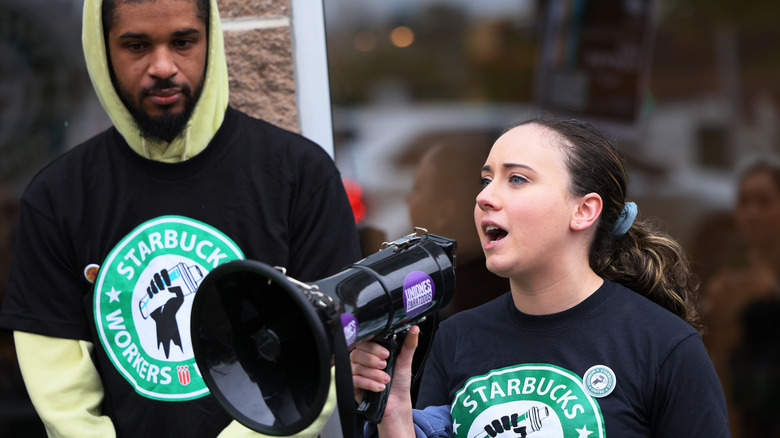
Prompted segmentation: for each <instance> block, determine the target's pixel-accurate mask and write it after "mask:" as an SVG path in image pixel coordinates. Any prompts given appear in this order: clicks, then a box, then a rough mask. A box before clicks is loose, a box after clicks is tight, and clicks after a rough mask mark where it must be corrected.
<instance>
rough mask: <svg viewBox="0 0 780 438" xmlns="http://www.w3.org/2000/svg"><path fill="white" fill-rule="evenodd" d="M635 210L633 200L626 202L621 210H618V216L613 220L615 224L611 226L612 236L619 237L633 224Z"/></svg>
mask: <svg viewBox="0 0 780 438" xmlns="http://www.w3.org/2000/svg"><path fill="white" fill-rule="evenodd" d="M636 212H637V208H636V204H635V203H633V202H626V204H625V205H624V206H623V210H621V211H620V216H618V218H617V221H615V226H614V227H613V228H612V235H613V236H614V237H616V238H618V237H621V236H623V235H624V234H626V232H628V229H629V228H631V225H633V224H634V219H636Z"/></svg>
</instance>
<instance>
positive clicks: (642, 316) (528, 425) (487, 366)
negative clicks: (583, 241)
mask: <svg viewBox="0 0 780 438" xmlns="http://www.w3.org/2000/svg"><path fill="white" fill-rule="evenodd" d="M438 405H452V417H453V427H454V429H455V432H456V435H455V436H456V437H458V436H461V437H462V436H468V437H472V436H477V435H474V434H475V433H479V435H478V436H480V437H481V436H488V435H490V436H496V435H495V434H498V433H501V432H502V431H510V430H511V431H514V433H517V434H520V435H522V434H523V433H530V432H535V434H533V435H531V436H555V437H580V436H587V437H591V438H594V437H604V436H607V435H608V436H610V437H664V438H668V437H680V438H682V437H686V438H688V437H698V436H701V437H727V436H729V430H728V418H727V414H726V407H725V402H724V398H723V391H722V389H721V387H720V383H719V381H718V378H717V376H716V374H715V372H714V369H713V367H712V364H711V362H710V360H709V358H708V356H707V353H706V351H705V349H704V346H703V344H702V341H701V337H700V336H699V334H698V333H697V332H696V331H695V330H694V329H693V328H692V327H691V326H690V325H689V324H687V323H686V322H684V321H683V320H682V319H680V318H678V317H677V316H675V315H673V314H672V313H671V312H668V311H667V310H665V309H663V308H661V307H660V306H658V305H656V304H655V303H652V302H651V301H650V300H648V299H646V298H644V297H642V296H640V295H639V294H637V293H634V292H632V291H630V290H628V289H626V288H625V287H623V286H621V285H618V284H616V283H612V282H610V281H605V283H604V285H603V286H602V287H601V288H600V289H599V290H598V291H596V292H595V293H594V294H593V295H591V296H590V297H589V298H588V299H586V300H585V301H584V302H582V303H580V304H579V305H577V306H575V307H574V308H571V309H569V310H566V311H564V312H560V313H557V314H552V315H543V316H534V315H527V314H523V313H521V312H520V311H518V310H517V308H516V307H515V306H514V303H513V300H512V297H511V294H506V295H504V296H503V297H500V298H498V299H496V300H494V301H492V302H490V303H487V304H485V305H483V306H480V307H478V308H475V309H472V310H467V311H464V312H461V313H459V314H456V315H454V316H452V317H450V318H449V319H447V320H445V321H443V322H442V324H441V326H440V328H439V331H438V332H437V334H436V339H435V340H434V345H433V348H432V351H431V356H430V357H429V358H428V363H427V366H426V369H425V373H424V374H423V381H422V385H421V388H420V395H419V398H418V401H417V406H418V407H419V408H424V407H426V406H438ZM499 436H501V435H499ZM513 436H514V435H513ZM522 436H524V435H522Z"/></svg>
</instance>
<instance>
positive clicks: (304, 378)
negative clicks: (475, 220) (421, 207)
mask: <svg viewBox="0 0 780 438" xmlns="http://www.w3.org/2000/svg"><path fill="white" fill-rule="evenodd" d="M455 249H456V242H455V240H452V239H448V238H446V237H442V236H437V235H435V234H428V233H427V231H425V230H424V229H421V228H417V229H416V231H415V233H413V234H410V235H408V236H405V237H402V238H401V239H398V240H396V241H394V242H391V243H385V244H383V248H382V249H381V250H380V251H379V252H377V253H374V254H372V255H370V256H368V257H366V258H364V259H363V260H360V261H359V262H357V263H355V264H352V265H350V266H347V267H346V268H344V269H343V270H341V271H340V272H338V273H337V274H335V275H332V276H330V277H327V278H323V279H321V280H317V281H314V282H311V283H308V284H307V283H303V282H300V281H298V280H295V279H293V278H291V277H288V276H286V275H285V273H284V271H283V269H281V268H273V267H270V266H268V265H266V264H263V263H260V262H258V261H252V260H237V261H232V262H228V263H225V264H222V265H220V266H218V267H216V268H215V269H213V270H212V271H211V272H209V274H208V275H206V277H205V278H204V279H203V282H202V283H201V284H200V287H199V288H198V292H197V294H195V299H194V301H193V305H192V316H191V330H192V341H193V350H194V354H195V360H196V362H197V365H198V368H199V370H200V372H201V373H202V375H203V379H204V381H205V382H206V385H207V386H208V388H209V389H210V391H211V393H212V394H213V395H214V396H215V397H216V399H217V400H218V401H219V403H220V404H221V405H222V407H223V408H224V409H225V410H226V411H227V412H228V413H229V414H230V415H231V416H232V417H233V418H234V419H236V420H237V421H239V422H240V423H241V424H243V425H244V426H246V427H248V428H250V429H252V430H255V431H257V432H260V433H264V434H267V435H275V436H286V435H291V434H294V433H297V432H299V431H301V430H303V429H305V428H306V427H308V426H309V425H310V424H312V423H313V422H314V421H315V420H316V419H317V417H318V416H319V414H320V412H321V411H322V408H323V407H324V405H325V402H326V400H327V397H328V391H329V389H330V379H331V367H332V365H333V361H334V352H339V351H342V352H344V353H343V354H344V355H346V354H348V353H347V351H348V350H347V349H346V348H344V347H351V346H354V345H355V344H357V343H359V342H364V341H368V340H374V341H377V342H380V343H384V344H385V345H386V346H388V348H389V349H390V350H391V352H394V351H395V350H396V349H397V347H399V346H400V344H398V342H397V339H396V334H398V333H401V334H405V331H406V330H408V328H409V327H410V326H411V325H414V324H418V323H420V322H422V321H424V320H425V318H426V317H427V316H429V315H432V314H433V313H435V312H436V311H438V309H440V308H441V307H443V306H445V305H447V303H448V302H449V301H450V299H451V298H452V294H453V292H454V290H455ZM339 331H341V332H339ZM342 333H343V336H342ZM339 342H340V344H339ZM344 343H346V344H347V345H346V346H344V345H343V344H344ZM339 347H342V348H341V349H339ZM391 354H393V357H391V358H390V359H388V360H387V362H388V368H387V369H386V370H387V371H388V373H390V374H391V375H392V366H393V365H394V361H395V357H394V353H391ZM337 360H338V358H337ZM342 360H343V358H342ZM347 360H348V359H347ZM342 363H343V362H342ZM347 366H348V365H347ZM389 387H390V385H388V388H387V389H386V390H385V391H384V392H382V393H370V392H366V394H367V395H366V396H365V397H364V399H363V402H362V403H360V405H359V407H358V413H359V414H361V415H362V416H363V417H364V418H365V419H369V420H372V421H375V422H378V421H381V415H382V412H383V411H384V405H385V403H386V401H387V391H388V390H389ZM350 397H351V396H350ZM353 403H354V402H353ZM340 407H341V406H340ZM351 408H352V409H354V406H352V407H351ZM342 421H344V420H343V419H342Z"/></svg>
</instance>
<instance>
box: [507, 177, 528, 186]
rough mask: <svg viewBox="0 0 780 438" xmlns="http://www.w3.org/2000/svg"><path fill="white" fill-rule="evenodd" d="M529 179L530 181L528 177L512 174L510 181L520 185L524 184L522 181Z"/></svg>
mask: <svg viewBox="0 0 780 438" xmlns="http://www.w3.org/2000/svg"><path fill="white" fill-rule="evenodd" d="M527 181H528V180H527V179H525V178H523V177H522V176H520V175H510V176H509V183H510V184H513V185H519V184H522V183H524V182H527Z"/></svg>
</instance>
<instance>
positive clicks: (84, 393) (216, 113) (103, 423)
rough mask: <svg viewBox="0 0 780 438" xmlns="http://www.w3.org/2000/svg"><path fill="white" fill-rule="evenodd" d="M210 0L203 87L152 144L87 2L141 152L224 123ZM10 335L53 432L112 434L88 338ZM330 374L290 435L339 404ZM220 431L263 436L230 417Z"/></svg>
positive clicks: (185, 141)
mask: <svg viewBox="0 0 780 438" xmlns="http://www.w3.org/2000/svg"><path fill="white" fill-rule="evenodd" d="M210 1H211V16H210V17H209V49H208V61H207V62H208V64H207V67H206V76H205V80H204V83H203V91H202V93H201V96H200V98H199V100H198V102H197V103H196V105H195V109H194V110H193V114H192V116H191V118H190V120H189V122H188V124H187V125H186V127H185V131H184V135H182V136H180V137H178V138H176V139H175V140H174V141H173V142H171V143H156V142H151V141H149V140H146V139H144V138H142V137H141V135H140V133H139V131H138V128H137V127H136V124H135V121H134V120H133V118H132V116H131V114H130V112H129V111H128V110H127V108H126V107H125V106H124V104H123V103H122V101H121V100H120V98H119V95H118V94H117V92H116V90H115V89H114V86H113V84H112V82H111V77H110V73H109V69H108V57H107V56H106V48H105V42H104V41H105V40H104V38H103V25H102V21H101V6H102V0H85V1H84V16H83V27H82V44H83V48H84V56H85V58H86V63H87V69H88V71H89V75H90V78H91V80H92V84H93V86H94V88H95V91H96V93H97V95H98V98H99V99H100V102H101V104H102V105H103V108H104V109H105V111H106V112H107V113H108V115H109V117H110V118H111V121H112V122H113V124H114V126H115V127H116V129H117V130H118V131H119V132H120V134H121V135H122V137H124V139H125V140H126V141H127V143H128V144H129V145H130V147H131V148H132V149H133V150H134V151H136V152H137V153H138V154H140V155H141V156H143V157H145V158H148V159H151V160H155V161H164V162H169V163H175V162H180V161H184V160H187V159H189V158H191V157H193V156H195V155H197V154H198V153H199V152H201V151H202V150H203V149H204V148H205V147H206V146H207V145H208V143H209V142H210V141H211V138H212V137H213V136H214V134H215V133H216V132H217V130H218V129H219V127H220V125H221V124H222V121H223V119H224V116H225V111H226V109H227V105H228V73H227V63H226V60H225V49H224V42H223V37H222V27H221V23H220V16H219V10H218V8H217V1H216V0H210ZM14 341H15V344H16V350H17V356H18V358H19V364H20V367H21V369H22V375H23V377H24V380H25V384H26V386H27V390H28V393H29V395H30V398H31V400H32V401H33V404H34V405H35V408H36V411H37V412H38V414H39V415H40V417H41V420H42V421H43V423H44V426H45V427H46V431H47V433H48V435H49V436H50V437H78V438H90V437H95V438H111V437H115V436H116V433H115V431H114V426H113V424H112V422H111V420H110V419H109V418H108V417H106V416H103V415H101V410H100V406H101V403H102V400H103V394H104V392H103V391H104V390H103V385H102V383H101V380H100V375H99V374H98V372H97V369H96V368H95V365H94V362H93V350H94V345H93V344H92V343H91V342H88V341H80V340H72V339H61V338H53V337H47V336H42V335H37V334H32V333H26V332H18V331H17V332H15V333H14ZM333 380H334V379H333V378H331V390H330V394H329V397H328V402H327V404H326V405H325V408H324V409H323V412H322V413H321V415H320V417H319V418H318V419H317V421H315V422H314V423H313V424H312V425H311V426H309V427H308V428H307V429H306V430H304V431H302V432H300V433H298V434H295V435H294V436H295V437H316V436H318V434H319V432H320V431H321V429H322V428H323V426H324V424H325V422H326V421H327V420H328V417H329V416H330V415H331V414H332V413H333V410H334V408H335V405H336V397H335V386H334V384H333ZM219 436H220V438H227V437H262V436H265V435H262V434H258V433H256V432H253V431H251V430H249V429H247V428H245V427H244V426H242V425H241V424H239V423H238V422H236V421H233V422H232V423H231V424H230V425H229V426H228V427H227V428H226V429H225V430H224V431H223V432H222V433H221V434H220V435H219Z"/></svg>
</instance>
